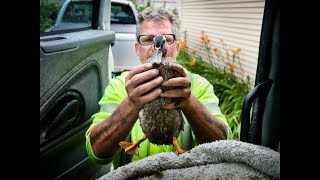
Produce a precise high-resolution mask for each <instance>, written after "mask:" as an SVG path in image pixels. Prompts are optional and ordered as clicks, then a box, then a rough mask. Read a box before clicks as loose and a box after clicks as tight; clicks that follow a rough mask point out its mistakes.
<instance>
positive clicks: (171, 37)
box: [138, 34, 176, 46]
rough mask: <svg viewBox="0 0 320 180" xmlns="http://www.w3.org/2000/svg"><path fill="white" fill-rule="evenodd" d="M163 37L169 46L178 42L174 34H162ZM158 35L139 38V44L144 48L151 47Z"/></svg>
mask: <svg viewBox="0 0 320 180" xmlns="http://www.w3.org/2000/svg"><path fill="white" fill-rule="evenodd" d="M161 35H163V36H164V37H165V38H166V40H167V43H168V45H170V44H172V43H174V41H175V40H176V36H175V35H174V34H161ZM155 36H156V35H140V36H138V42H139V43H140V44H141V45H142V46H150V45H152V44H153V38H154V37H155Z"/></svg>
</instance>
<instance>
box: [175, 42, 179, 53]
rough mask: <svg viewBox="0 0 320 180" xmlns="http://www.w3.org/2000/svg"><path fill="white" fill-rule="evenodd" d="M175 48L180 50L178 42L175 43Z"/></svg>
mask: <svg viewBox="0 0 320 180" xmlns="http://www.w3.org/2000/svg"><path fill="white" fill-rule="evenodd" d="M176 50H177V52H179V50H180V47H179V43H176Z"/></svg>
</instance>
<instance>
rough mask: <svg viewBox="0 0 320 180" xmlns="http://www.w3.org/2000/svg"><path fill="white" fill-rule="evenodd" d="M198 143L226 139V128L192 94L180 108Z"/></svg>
mask: <svg viewBox="0 0 320 180" xmlns="http://www.w3.org/2000/svg"><path fill="white" fill-rule="evenodd" d="M182 111H183V113H184V115H185V116H186V118H187V119H188V121H189V124H190V126H191V127H192V130H193V132H194V134H195V136H196V137H197V139H198V141H199V143H205V142H212V141H215V140H224V139H227V128H226V127H225V125H224V124H223V123H222V122H221V121H220V120H219V119H217V118H216V117H214V116H213V115H212V114H211V113H210V112H209V111H208V110H207V108H206V107H204V106H203V105H202V104H201V103H200V102H199V100H198V99H197V98H196V97H194V96H193V95H191V96H190V99H189V103H187V104H185V106H184V108H183V109H182Z"/></svg>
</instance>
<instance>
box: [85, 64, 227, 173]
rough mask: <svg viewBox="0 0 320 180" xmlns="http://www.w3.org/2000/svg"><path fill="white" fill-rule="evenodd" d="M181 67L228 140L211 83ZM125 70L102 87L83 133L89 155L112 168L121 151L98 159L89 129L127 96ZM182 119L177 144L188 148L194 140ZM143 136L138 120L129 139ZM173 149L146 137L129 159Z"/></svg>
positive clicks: (188, 127)
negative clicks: (152, 141)
mask: <svg viewBox="0 0 320 180" xmlns="http://www.w3.org/2000/svg"><path fill="white" fill-rule="evenodd" d="M184 70H185V72H186V73H187V77H188V78H189V79H190V81H191V93H192V94H193V95H194V96H195V97H196V98H197V99H198V100H199V101H200V102H201V103H202V104H203V105H204V106H205V107H206V108H207V109H208V110H209V111H210V112H211V113H212V115H214V116H215V117H216V118H218V119H219V120H221V121H222V122H223V123H224V124H225V125H226V127H227V130H228V139H230V137H231V129H230V127H229V125H228V123H227V120H226V117H225V116H224V115H223V114H222V113H221V110H220V108H219V106H218V104H219V99H218V97H217V96H216V95H215V94H214V89H213V86H212V85H211V84H210V82H209V81H207V80H206V79H205V78H203V77H201V76H200V75H198V74H194V73H191V72H189V71H187V70H186V69H184ZM128 73H129V72H123V73H121V75H120V76H117V77H115V78H113V79H112V80H111V81H110V83H109V85H108V86H107V87H106V89H105V92H104V95H103V97H102V98H101V100H100V101H99V105H100V111H99V112H97V113H95V114H94V115H92V117H91V118H92V121H93V122H92V124H91V126H90V127H89V128H88V130H87V132H86V149H87V152H88V155H89V157H90V158H91V159H92V160H94V161H95V162H96V163H99V164H106V163H110V162H111V161H113V164H114V167H115V168H117V167H118V166H119V165H120V164H121V162H120V161H121V159H120V150H119V151H118V152H117V153H116V155H114V156H112V157H109V158H105V159H101V158H98V157H96V156H95V155H94V153H93V151H92V147H91V143H90V132H91V130H92V128H93V127H94V126H95V125H96V124H98V123H100V122H101V121H103V120H106V119H107V118H108V117H109V116H110V115H111V114H112V113H113V111H114V110H115V109H116V108H117V106H118V105H119V104H120V103H121V102H122V100H123V99H124V98H125V97H126V96H127V92H126V90H125V77H126V76H127V75H128ZM183 118H184V119H185V123H184V130H183V131H181V132H180V134H179V137H178V144H179V145H180V147H182V149H191V148H192V147H194V146H195V145H197V142H196V140H195V136H194V134H193V132H192V130H191V128H190V126H189V124H188V121H187V120H186V118H185V116H184V115H183ZM143 135H144V133H143V132H142V129H141V127H140V121H139V119H138V120H137V121H136V123H135V124H134V126H133V128H132V130H131V134H130V136H129V139H128V140H129V141H131V142H136V141H137V140H139V139H141V138H142V137H143ZM174 150H175V149H174V147H173V146H172V145H155V144H152V143H151V142H150V141H149V140H148V139H146V140H145V141H143V142H142V143H141V144H140V146H139V156H138V155H133V156H132V157H130V158H131V159H130V161H136V160H139V159H142V158H144V157H147V156H150V155H153V154H157V153H161V152H172V151H174Z"/></svg>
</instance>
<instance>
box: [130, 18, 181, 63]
mask: <svg viewBox="0 0 320 180" xmlns="http://www.w3.org/2000/svg"><path fill="white" fill-rule="evenodd" d="M161 34H173V32H172V25H171V23H170V21H168V20H160V21H154V20H147V21H144V22H143V23H142V25H141V27H140V35H161ZM135 49H136V53H137V55H138V57H139V59H140V61H141V63H144V62H145V61H146V60H147V59H149V58H151V57H152V56H153V52H154V45H153V44H152V45H148V46H142V45H141V44H139V43H138V42H136V44H135ZM178 52H179V44H178V43H177V42H174V43H173V44H170V45H168V51H167V56H168V57H171V58H172V59H174V60H175V59H176V57H177V55H178Z"/></svg>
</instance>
